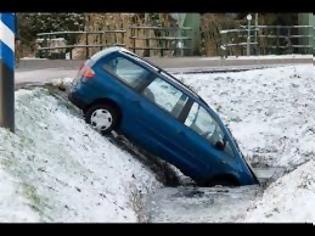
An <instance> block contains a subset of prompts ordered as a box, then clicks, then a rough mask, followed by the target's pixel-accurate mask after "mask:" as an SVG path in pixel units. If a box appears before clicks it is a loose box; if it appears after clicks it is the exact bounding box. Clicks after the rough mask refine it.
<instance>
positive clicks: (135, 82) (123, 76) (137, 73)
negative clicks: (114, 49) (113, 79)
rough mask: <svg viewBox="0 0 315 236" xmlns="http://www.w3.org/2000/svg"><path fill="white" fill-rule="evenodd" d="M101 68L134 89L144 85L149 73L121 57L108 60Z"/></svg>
mask: <svg viewBox="0 0 315 236" xmlns="http://www.w3.org/2000/svg"><path fill="white" fill-rule="evenodd" d="M103 68H104V69H105V70H107V71H110V72H111V73H113V74H115V75H117V77H118V78H119V79H120V80H122V81H123V82H125V83H126V84H128V85H129V86H130V87H132V88H135V89H137V88H139V87H140V86H141V85H143V84H144V83H145V80H146V79H147V77H148V75H149V73H150V72H149V71H147V70H146V69H144V68H142V67H141V66H138V65H137V64H135V63H133V62H131V61H129V60H128V59H126V58H123V57H115V58H113V59H111V60H109V61H108V62H106V64H104V65H103Z"/></svg>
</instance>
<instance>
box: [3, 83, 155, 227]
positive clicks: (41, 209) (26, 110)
mask: <svg viewBox="0 0 315 236" xmlns="http://www.w3.org/2000/svg"><path fill="white" fill-rule="evenodd" d="M16 126H17V127H16V133H15V134H12V133H10V132H8V131H6V130H4V129H2V128H1V129H0V221H2V222H3V221H7V222H11V221H14V222H16V221H18V222H34V221H35V222H37V221H45V222H47V221H48V222H90V221H92V222H137V221H138V219H139V214H138V213H139V212H138V211H140V210H141V199H140V198H141V196H142V195H143V194H145V193H146V192H147V191H150V192H152V191H154V190H155V189H157V188H159V187H160V186H161V183H159V182H158V181H157V180H156V178H155V175H154V174H153V173H152V172H151V171H149V170H148V168H146V167H145V166H144V165H143V164H141V163H140V162H139V161H137V160H136V159H135V158H134V157H132V156H131V155H130V154H129V153H127V152H126V151H123V150H121V149H119V148H118V147H116V146H114V145H112V144H111V143H110V141H108V140H107V139H105V138H104V137H102V136H101V135H99V134H98V133H96V132H95V131H93V130H92V129H91V128H90V127H89V126H88V125H87V124H85V122H84V121H83V120H82V119H81V117H78V116H77V115H76V113H75V112H73V111H72V110H71V107H69V106H68V105H67V104H63V103H61V101H60V100H58V99H56V98H55V97H53V96H51V95H50V94H49V92H48V90H45V89H40V88H36V89H34V90H19V91H17V92H16Z"/></svg>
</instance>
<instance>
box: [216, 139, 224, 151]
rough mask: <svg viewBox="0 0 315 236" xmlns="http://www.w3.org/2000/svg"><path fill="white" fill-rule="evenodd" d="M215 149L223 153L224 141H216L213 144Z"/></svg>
mask: <svg viewBox="0 0 315 236" xmlns="http://www.w3.org/2000/svg"><path fill="white" fill-rule="evenodd" d="M215 147H216V148H217V149H218V150H220V151H223V150H224V148H225V141H224V140H218V141H217V142H216V143H215Z"/></svg>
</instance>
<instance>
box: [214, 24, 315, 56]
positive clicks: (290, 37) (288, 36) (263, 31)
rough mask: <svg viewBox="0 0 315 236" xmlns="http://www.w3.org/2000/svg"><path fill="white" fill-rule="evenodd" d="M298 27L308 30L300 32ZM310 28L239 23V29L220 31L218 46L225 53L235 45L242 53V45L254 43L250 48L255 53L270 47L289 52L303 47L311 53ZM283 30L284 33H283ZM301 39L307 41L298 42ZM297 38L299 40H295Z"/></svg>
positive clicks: (246, 45)
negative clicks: (219, 44) (219, 45)
mask: <svg viewBox="0 0 315 236" xmlns="http://www.w3.org/2000/svg"><path fill="white" fill-rule="evenodd" d="M300 29H305V30H308V32H305V33H304V32H303V33H300V31H299V30H300ZM312 30H314V27H313V26H312V25H292V26H288V25H285V26H284V25H258V26H255V25H253V26H250V27H248V26H244V25H241V26H240V29H225V30H221V31H220V35H221V47H220V48H221V49H222V50H223V51H224V52H225V54H227V53H229V54H232V52H231V51H232V48H235V47H238V48H241V50H240V51H241V52H242V54H243V50H244V47H247V48H248V47H249V46H251V45H254V47H252V49H253V48H254V49H255V51H256V52H255V54H260V53H261V51H263V52H265V54H268V53H266V52H267V51H269V50H270V49H272V50H277V51H280V50H288V51H289V52H293V51H294V49H300V50H301V49H303V50H304V51H305V50H306V51H309V52H310V53H313V42H311V40H310V39H312V38H313V39H314V36H313V32H311V31H312ZM272 31H275V32H272ZM283 31H285V32H286V33H283ZM293 31H295V32H293ZM296 31H298V32H296ZM292 32H293V33H292ZM233 36H234V37H233ZM244 39H247V42H244V41H245V40H244ZM301 39H306V40H307V41H309V42H308V43H304V44H303V43H300V42H301ZM242 40H244V41H242ZM298 40H299V42H297V41H298ZM314 40H315V39H314ZM235 41H237V42H235Z"/></svg>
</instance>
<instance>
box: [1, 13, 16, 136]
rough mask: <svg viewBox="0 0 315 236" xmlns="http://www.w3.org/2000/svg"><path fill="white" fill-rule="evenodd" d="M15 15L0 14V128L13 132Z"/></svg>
mask: <svg viewBox="0 0 315 236" xmlns="http://www.w3.org/2000/svg"><path fill="white" fill-rule="evenodd" d="M15 32H16V15H15V14H14V13H0V126H1V127H4V128H8V129H10V130H11V131H12V132H14V69H15Z"/></svg>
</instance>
